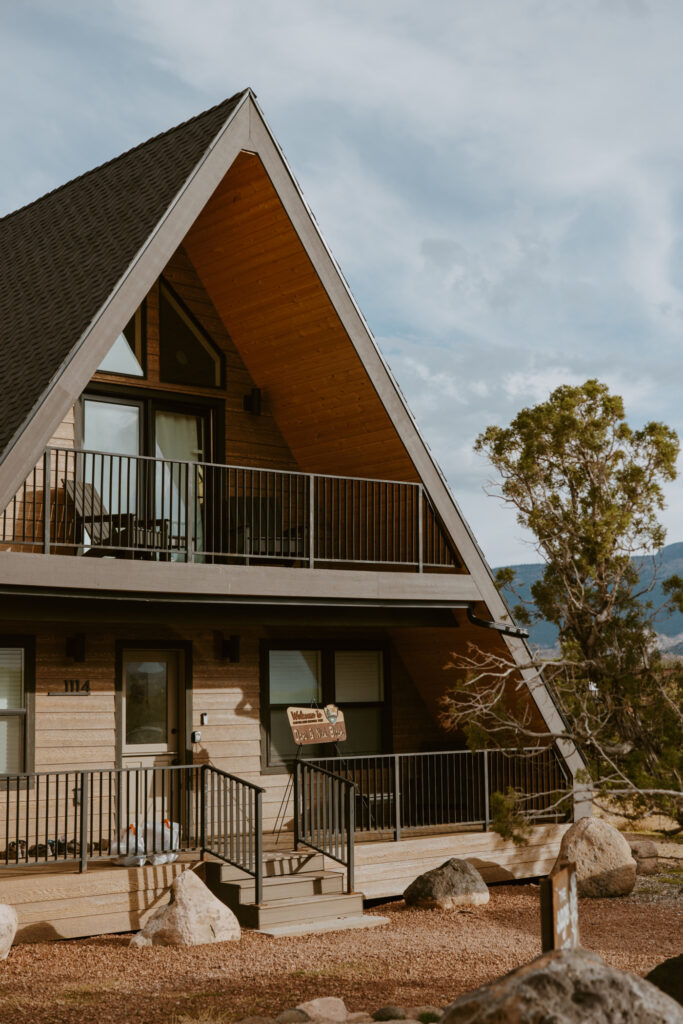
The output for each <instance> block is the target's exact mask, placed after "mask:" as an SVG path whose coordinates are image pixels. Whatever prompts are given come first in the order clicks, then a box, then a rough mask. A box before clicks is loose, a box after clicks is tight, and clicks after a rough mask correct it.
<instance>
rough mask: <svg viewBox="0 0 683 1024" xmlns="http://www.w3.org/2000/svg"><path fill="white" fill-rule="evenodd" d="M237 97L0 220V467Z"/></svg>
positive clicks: (197, 161) (239, 97)
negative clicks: (35, 408)
mask: <svg viewBox="0 0 683 1024" xmlns="http://www.w3.org/2000/svg"><path fill="white" fill-rule="evenodd" d="M243 95H244V93H243V92H242V93H237V94H236V95H235V96H233V97H231V98H230V99H228V100H225V101H224V102H223V103H220V104H218V106H216V107H212V108H211V110H207V111H205V112H204V113H203V114H199V115H198V116H197V117H193V118H192V119H191V120H189V121H185V122H184V124H181V125H178V126H177V127H176V128H171V129H170V131H167V132H164V133H163V134H162V135H157V136H155V137H154V138H152V139H150V140H149V141H148V142H144V143H142V144H141V145H139V146H136V147H135V149H131V150H129V151H128V152H127V153H124V154H123V155H122V156H119V157H116V159H114V160H110V161H109V162H108V163H106V164H102V166H101V167H97V168H95V170H92V171H88V172H87V173H86V174H83V175H81V176H80V177H79V178H75V179H74V180H73V181H70V182H68V183H67V184H66V185H62V186H61V187H60V188H57V189H55V190H54V191H53V192H48V194H47V195H45V196H43V197H42V198H41V199H37V200H36V201H35V202H33V203H30V204H29V205H28V206H24V207H22V209H20V210H17V211H15V212H14V213H10V214H8V216H6V217H3V218H2V219H0V253H2V269H1V271H0V332H1V338H2V342H1V344H2V350H1V355H2V358H1V362H0V366H1V367H2V370H1V373H0V409H1V410H2V412H1V413H0V459H1V458H4V455H5V454H6V449H7V448H8V446H9V444H10V442H11V441H12V439H13V438H14V436H15V434H16V433H17V431H18V430H19V429H20V428H21V427H22V426H23V425H24V424H25V422H26V420H27V419H28V417H29V416H30V414H31V411H32V410H33V408H34V406H35V405H36V403H37V402H38V401H39V400H40V399H41V397H42V396H43V395H44V394H45V392H46V390H47V389H48V386H49V384H50V382H51V381H52V379H53V378H54V377H55V375H56V374H57V372H58V371H59V369H60V367H61V366H62V364H63V363H64V361H65V360H66V359H67V357H68V356H69V354H70V353H71V351H72V349H73V348H74V347H75V345H76V343H77V342H78V340H79V338H80V337H81V336H82V334H83V332H84V331H85V330H86V328H87V327H88V326H89V324H90V323H91V322H92V320H93V318H94V316H95V314H96V313H97V312H98V310H99V309H100V308H101V306H102V305H103V304H104V302H105V301H106V300H107V298H108V297H109V295H110V294H111V293H112V291H113V289H114V287H115V285H116V284H117V282H118V281H119V280H120V278H121V277H122V276H123V274H124V273H125V271H126V270H127V268H128V267H129V266H130V264H131V262H132V260H133V258H134V257H135V255H136V253H137V252H138V251H139V250H140V249H141V247H142V246H143V245H144V243H145V241H146V240H147V239H148V238H149V236H150V235H151V234H152V232H153V231H154V229H155V227H156V225H157V224H158V223H159V221H160V219H161V218H162V217H163V215H164V213H165V212H166V210H167V209H168V207H169V206H170V204H171V202H172V200H173V198H174V197H175V196H176V194H177V193H178V192H179V191H180V189H181V188H182V186H183V184H184V183H185V182H186V181H187V179H188V178H189V176H190V174H191V172H192V170H193V168H194V167H196V165H197V164H198V163H199V161H200V160H201V159H202V157H203V156H204V154H205V152H206V151H207V149H208V147H209V145H210V143H211V142H212V141H213V140H214V139H215V137H216V135H217V134H218V133H219V131H220V129H221V128H222V127H223V125H224V124H225V122H226V121H227V119H228V117H229V115H230V114H231V113H232V111H233V110H234V109H235V107H236V106H237V104H238V102H239V100H240V99H241V98H242V96H243Z"/></svg>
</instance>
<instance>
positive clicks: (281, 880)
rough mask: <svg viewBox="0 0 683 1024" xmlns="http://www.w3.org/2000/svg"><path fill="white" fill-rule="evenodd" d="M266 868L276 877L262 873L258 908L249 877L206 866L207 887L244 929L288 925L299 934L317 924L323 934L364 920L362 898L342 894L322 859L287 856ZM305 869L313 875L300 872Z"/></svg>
mask: <svg viewBox="0 0 683 1024" xmlns="http://www.w3.org/2000/svg"><path fill="white" fill-rule="evenodd" d="M267 865H270V867H271V869H275V870H277V872H278V873H276V874H268V873H267V872H266V873H265V875H264V879H263V901H262V902H261V903H256V902H255V882H254V879H253V878H252V877H250V876H249V875H245V874H244V873H242V876H241V877H239V878H236V877H235V876H234V873H233V869H232V868H231V867H230V866H229V865H225V864H216V863H215V862H214V863H207V864H206V865H205V869H206V884H207V885H208V886H209V888H210V889H211V891H212V892H213V894H214V895H215V896H217V897H218V899H219V900H221V901H222V902H223V903H225V905H226V906H228V907H230V909H231V910H232V912H233V913H234V914H235V916H236V917H237V920H238V921H239V922H240V924H241V925H243V926H244V927H246V928H257V929H260V930H267V929H269V928H274V927H277V928H280V927H285V926H290V925H291V926H292V927H294V928H296V929H299V930H300V932H301V933H302V934H303V932H305V931H306V929H307V928H310V929H311V930H313V929H314V927H315V925H316V924H317V923H319V922H321V921H324V922H325V928H326V929H329V928H330V927H332V926H333V925H334V923H335V922H337V926H338V927H340V928H342V927H344V922H345V921H346V920H347V919H349V920H350V919H351V918H353V919H356V918H358V917H360V916H362V914H363V897H362V895H361V894H360V893H345V892H344V883H345V875H344V873H343V872H341V871H329V870H325V869H324V868H323V858H322V856H319V855H317V854H316V855H314V856H312V857H308V856H307V855H303V856H298V855H295V856H293V857H289V856H287V857H281V858H279V859H278V862H275V864H274V863H273V861H272V860H270V861H266V862H265V863H264V867H266V866H267ZM304 866H305V867H307V868H312V870H306V871H304V870H300V869H301V868H302V867H304Z"/></svg>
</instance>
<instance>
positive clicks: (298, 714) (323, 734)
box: [287, 704, 346, 747]
mask: <svg viewBox="0 0 683 1024" xmlns="http://www.w3.org/2000/svg"><path fill="white" fill-rule="evenodd" d="M287 720H288V722H289V727H290V729H291V730H292V736H293V737H294V742H295V743H296V745H297V746H298V747H304V746H307V745H309V744H311V743H343V742H344V740H345V739H346V723H345V721H344V712H343V711H340V710H339V708H338V707H336V706H335V705H334V704H327V705H326V706H325V707H324V708H287Z"/></svg>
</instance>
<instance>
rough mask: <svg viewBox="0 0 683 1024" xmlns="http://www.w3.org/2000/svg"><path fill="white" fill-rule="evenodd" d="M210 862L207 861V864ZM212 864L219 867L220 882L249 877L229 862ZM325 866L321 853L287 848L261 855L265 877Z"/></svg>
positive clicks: (274, 876)
mask: <svg viewBox="0 0 683 1024" xmlns="http://www.w3.org/2000/svg"><path fill="white" fill-rule="evenodd" d="M208 863H210V862H207V864H208ZM211 863H213V864H214V866H218V867H220V868H221V875H220V880H221V881H222V882H232V881H240V880H242V879H249V878H251V875H248V874H247V873H246V871H242V870H241V869H240V868H235V867H233V866H232V865H231V864H223V863H219V864H218V865H216V862H211ZM324 867H325V864H324V858H323V855H322V854H321V853H314V852H312V851H311V852H309V853H306V852H305V851H301V850H300V851H298V852H297V853H295V852H294V851H293V850H288V851H286V852H284V853H266V854H264V856H263V875H264V879H265V878H277V877H280V876H283V875H297V874H300V873H301V872H306V873H309V872H311V871H322V870H323V869H324Z"/></svg>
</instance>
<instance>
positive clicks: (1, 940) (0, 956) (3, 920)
mask: <svg viewBox="0 0 683 1024" xmlns="http://www.w3.org/2000/svg"><path fill="white" fill-rule="evenodd" d="M18 926H19V918H18V917H17V912H16V910H15V909H14V907H8V906H7V904H6V903H0V960H5V959H6V958H7V956H8V955H9V951H10V949H11V948H12V943H13V942H14V936H15V935H16V934H17V927H18Z"/></svg>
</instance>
